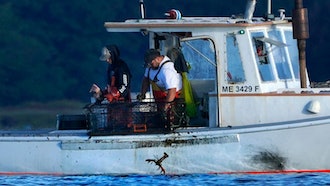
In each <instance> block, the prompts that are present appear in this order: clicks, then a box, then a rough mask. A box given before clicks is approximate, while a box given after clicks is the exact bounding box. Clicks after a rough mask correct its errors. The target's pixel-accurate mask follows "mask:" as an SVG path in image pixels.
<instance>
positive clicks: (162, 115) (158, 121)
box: [89, 100, 187, 135]
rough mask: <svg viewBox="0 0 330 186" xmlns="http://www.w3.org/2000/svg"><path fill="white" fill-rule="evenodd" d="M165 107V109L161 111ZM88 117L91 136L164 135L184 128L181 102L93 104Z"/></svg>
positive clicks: (184, 115)
mask: <svg viewBox="0 0 330 186" xmlns="http://www.w3.org/2000/svg"><path fill="white" fill-rule="evenodd" d="M165 104H169V105H170V107H169V109H167V110H164V107H165ZM89 115H90V117H89V118H90V125H91V126H90V129H91V130H90V131H91V135H111V134H134V133H135V134H141V133H164V132H165V133H166V132H170V131H172V130H174V129H175V128H178V127H182V126H186V125H187V119H186V118H187V117H186V113H185V103H184V102H183V100H182V101H181V100H178V101H176V102H171V103H167V102H154V101H145V102H140V101H137V100H133V101H132V102H114V103H106V104H96V105H93V106H91V107H90V108H89Z"/></svg>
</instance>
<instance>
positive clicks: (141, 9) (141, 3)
mask: <svg viewBox="0 0 330 186" xmlns="http://www.w3.org/2000/svg"><path fill="white" fill-rule="evenodd" d="M140 11H141V19H144V18H145V15H146V11H145V8H144V3H143V0H140Z"/></svg>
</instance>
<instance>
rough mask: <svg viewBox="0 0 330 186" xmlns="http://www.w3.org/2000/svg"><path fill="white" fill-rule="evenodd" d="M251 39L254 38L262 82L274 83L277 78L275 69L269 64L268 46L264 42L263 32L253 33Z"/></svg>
mask: <svg viewBox="0 0 330 186" xmlns="http://www.w3.org/2000/svg"><path fill="white" fill-rule="evenodd" d="M251 37H252V38H253V48H254V53H255V58H256V63H257V67H258V70H259V75H260V78H261V80H262V81H274V80H275V78H274V77H275V76H274V73H273V68H272V66H271V64H270V63H269V56H268V53H269V52H268V45H269V44H267V43H266V42H265V41H264V38H265V36H264V33H263V32H252V33H251Z"/></svg>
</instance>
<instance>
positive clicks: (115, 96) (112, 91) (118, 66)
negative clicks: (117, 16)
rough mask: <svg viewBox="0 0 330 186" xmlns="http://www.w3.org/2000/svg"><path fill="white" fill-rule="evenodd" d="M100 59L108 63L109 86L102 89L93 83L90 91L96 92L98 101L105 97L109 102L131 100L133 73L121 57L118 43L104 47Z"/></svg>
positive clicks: (95, 95)
mask: <svg viewBox="0 0 330 186" xmlns="http://www.w3.org/2000/svg"><path fill="white" fill-rule="evenodd" d="M100 60H101V61H106V62H107V63H108V69H107V81H108V82H107V87H106V88H105V89H104V90H101V89H100V88H99V87H98V86H97V85H96V84H93V85H92V87H91V89H90V92H92V93H93V94H94V97H95V98H96V100H97V101H98V102H102V101H103V99H104V98H106V99H107V100H108V101H109V102H114V101H126V102H130V101H131V96H130V82H131V77H132V75H131V72H130V70H129V68H128V66H127V64H126V63H125V62H124V61H123V60H122V59H121V58H120V52H119V49H118V47H117V46H116V45H107V46H105V47H103V49H102V55H101V56H100Z"/></svg>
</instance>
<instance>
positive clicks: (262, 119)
mask: <svg viewBox="0 0 330 186" xmlns="http://www.w3.org/2000/svg"><path fill="white" fill-rule="evenodd" d="M269 3H270V1H269ZM255 4H256V0H248V1H247V6H246V10H245V14H244V16H231V17H184V16H182V14H181V13H180V11H178V10H175V9H172V10H169V11H168V12H166V16H165V17H164V18H160V19H148V18H146V17H145V14H144V4H143V1H140V6H141V18H138V19H129V20H126V21H124V22H105V23H104V26H105V29H106V31H108V32H121V33H126V32H129V33H132V32H137V33H142V34H143V35H144V36H145V37H147V38H148V42H149V46H150V48H156V49H159V50H160V51H161V53H162V54H164V55H166V54H167V53H168V51H170V49H172V48H176V49H178V50H179V52H180V54H182V55H183V56H184V59H185V60H186V63H187V64H188V66H189V67H190V68H189V72H184V73H182V76H184V77H185V82H184V91H186V93H187V95H188V96H186V97H185V98H184V99H183V100H181V101H178V102H177V103H176V105H175V106H174V107H173V108H175V110H173V112H172V114H173V115H172V116H169V115H166V114H165V115H164V114H163V113H161V112H160V111H159V103H156V102H155V101H153V99H152V93H150V96H149V98H151V99H150V100H149V99H146V100H142V101H137V100H132V102H129V103H121V102H116V103H102V104H91V105H89V106H88V107H86V112H84V113H83V114H81V115H58V119H57V129H56V130H53V131H33V132H31V131H28V132H24V131H21V132H19V131H2V132H0V134H1V135H0V148H1V149H3V150H2V153H1V154H0V173H1V174H59V175H88V174H119V175H126V174H150V175H153V174H192V173H276V172H280V173H283V172H330V145H329V144H328V142H329V141H330V135H329V132H330V104H329V103H330V94H329V93H330V89H328V88H311V83H310V81H309V78H308V71H307V69H306V65H305V63H306V62H305V45H306V39H307V38H308V37H309V36H308V35H309V34H308V21H307V17H308V16H307V10H306V9H305V8H303V5H302V4H303V3H302V0H295V5H296V8H295V9H294V11H293V17H292V18H291V17H286V16H285V11H284V10H280V11H279V13H278V14H276V15H275V14H272V12H271V11H270V9H271V8H268V12H267V14H266V15H265V16H263V17H254V16H253V12H254V9H255ZM268 7H270V5H269V6H268Z"/></svg>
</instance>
